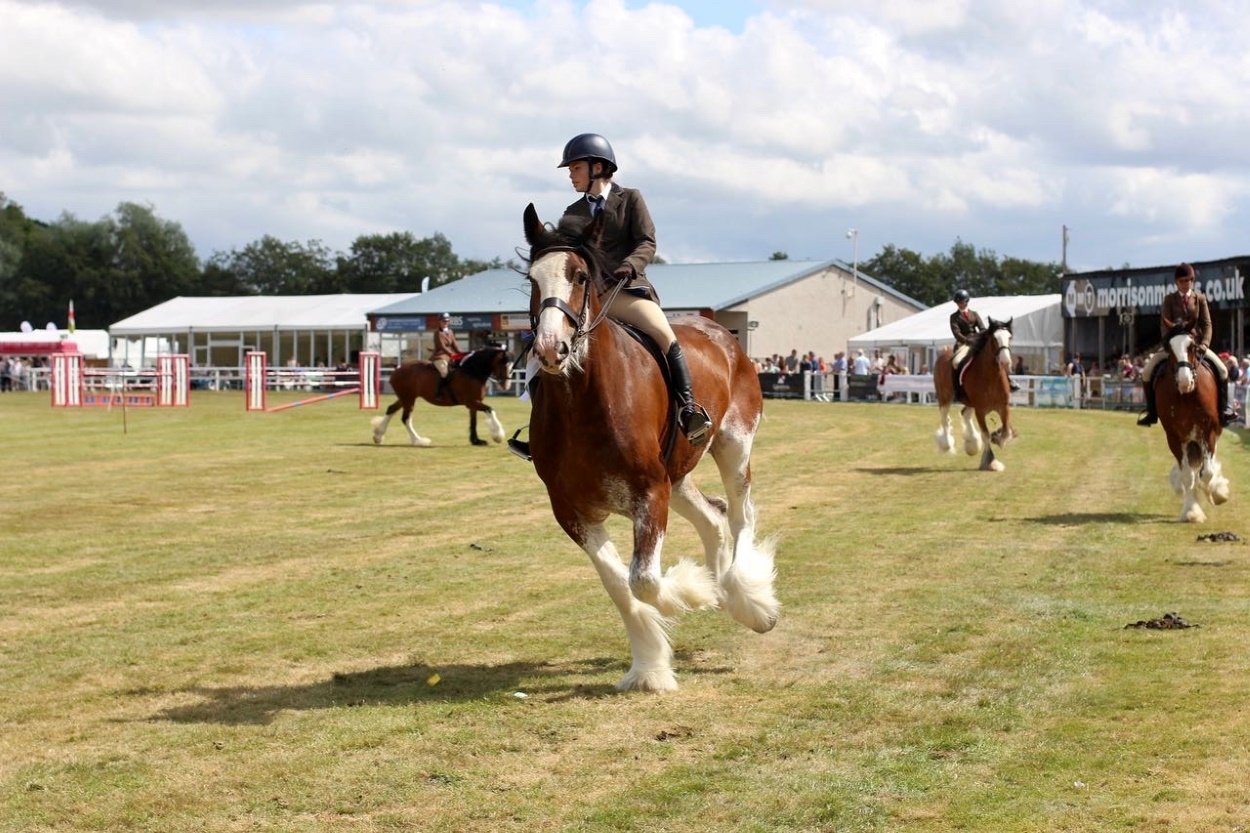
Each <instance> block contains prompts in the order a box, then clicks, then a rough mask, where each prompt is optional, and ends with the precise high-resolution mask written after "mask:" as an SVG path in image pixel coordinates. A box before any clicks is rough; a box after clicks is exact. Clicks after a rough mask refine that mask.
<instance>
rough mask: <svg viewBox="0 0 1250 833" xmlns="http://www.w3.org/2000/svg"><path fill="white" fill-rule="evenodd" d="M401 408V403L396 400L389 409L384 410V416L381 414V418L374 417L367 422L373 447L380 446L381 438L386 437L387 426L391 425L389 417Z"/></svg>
mask: <svg viewBox="0 0 1250 833" xmlns="http://www.w3.org/2000/svg"><path fill="white" fill-rule="evenodd" d="M401 407H403V403H402V402H400V401H399V400H398V399H397V400H395V401H394V402H392V403H391V405H390V407H389V408H387V409H386V413H385V414H382V415H381V416H375V417H374V418H373V419H371V420H369V424H370V426H372V428H373V444H374V445H381V444H382V438H383V437H385V436H386V428H387V426H389V425H390V424H391V417H392V416H393V415H394V414H395V412H396V411H398V410H399V409H400V408H401Z"/></svg>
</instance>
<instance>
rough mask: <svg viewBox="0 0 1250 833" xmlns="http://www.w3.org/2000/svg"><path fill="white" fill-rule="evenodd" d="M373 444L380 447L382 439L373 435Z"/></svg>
mask: <svg viewBox="0 0 1250 833" xmlns="http://www.w3.org/2000/svg"><path fill="white" fill-rule="evenodd" d="M373 444H374V445H381V444H382V438H381V437H379V436H377V435H376V434H375V435H374V436H373Z"/></svg>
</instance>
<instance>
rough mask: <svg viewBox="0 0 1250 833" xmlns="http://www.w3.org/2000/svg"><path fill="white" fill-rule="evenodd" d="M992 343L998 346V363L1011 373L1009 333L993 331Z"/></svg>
mask: <svg viewBox="0 0 1250 833" xmlns="http://www.w3.org/2000/svg"><path fill="white" fill-rule="evenodd" d="M994 342H995V343H996V344H997V345H998V363H999V364H1000V365H1002V366H1003V367H1004V368H1006V369H1007V372H1009V373H1010V372H1011V331H1010V330H995V331H994Z"/></svg>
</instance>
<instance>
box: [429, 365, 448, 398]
mask: <svg viewBox="0 0 1250 833" xmlns="http://www.w3.org/2000/svg"><path fill="white" fill-rule="evenodd" d="M430 363H431V364H432V365H434V369H435V370H437V371H438V389H437V390H436V391H435V392H434V396H435V397H436V398H437V397H439V396H442V395H443V391H444V390H446V388H447V368H448V362H447V359H434V361H432V362H430Z"/></svg>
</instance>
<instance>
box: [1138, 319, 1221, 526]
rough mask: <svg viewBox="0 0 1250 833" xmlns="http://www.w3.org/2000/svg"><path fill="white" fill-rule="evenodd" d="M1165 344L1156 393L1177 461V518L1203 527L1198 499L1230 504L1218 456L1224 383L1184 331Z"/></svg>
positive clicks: (1171, 335) (1174, 469)
mask: <svg viewBox="0 0 1250 833" xmlns="http://www.w3.org/2000/svg"><path fill="white" fill-rule="evenodd" d="M1164 342H1165V344H1166V345H1167V349H1168V360H1167V363H1166V364H1161V365H1160V366H1159V368H1158V370H1157V371H1156V375H1155V382H1154V391H1155V403H1156V404H1157V406H1158V413H1159V422H1160V423H1162V425H1163V431H1164V433H1165V434H1167V438H1168V448H1170V449H1171V450H1172V456H1173V457H1174V458H1176V465H1174V466H1173V467H1172V472H1171V475H1170V476H1169V478H1168V479H1169V481H1170V482H1171V484H1172V489H1173V491H1175V492H1176V493H1177V494H1178V495H1180V496H1181V498H1182V500H1183V504H1182V506H1181V514H1180V517H1179V518H1178V519H1177V520H1181V521H1188V522H1190V523H1202V522H1203V521H1205V520H1206V519H1207V516H1206V513H1204V512H1203V511H1202V506H1201V505H1199V498H1200V497H1206V498H1207V499H1208V500H1210V501H1211V503H1212V504H1214V505H1216V506H1219V505H1220V504H1221V503H1224V502H1225V501H1227V500H1228V479H1227V478H1226V477H1224V474H1223V471H1222V467H1221V466H1220V461H1219V460H1217V459H1216V457H1215V449H1216V446H1218V445H1219V442H1220V434H1221V433H1223V431H1224V428H1223V426H1222V425H1221V424H1220V412H1219V399H1218V392H1217V390H1216V385H1218V384H1220V380H1219V379H1218V378H1217V377H1216V376H1215V374H1214V373H1212V372H1211V369H1210V368H1209V367H1207V366H1206V365H1205V364H1204V363H1203V362H1202V361H1200V360H1199V358H1198V356H1197V355H1196V350H1195V349H1194V343H1193V338H1192V337H1191V336H1190V335H1189V333H1188V331H1186V328H1184V327H1183V326H1182V327H1176V328H1172V329H1170V330H1169V332H1168V336H1167V338H1166V339H1164ZM1173 382H1174V383H1173Z"/></svg>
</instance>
